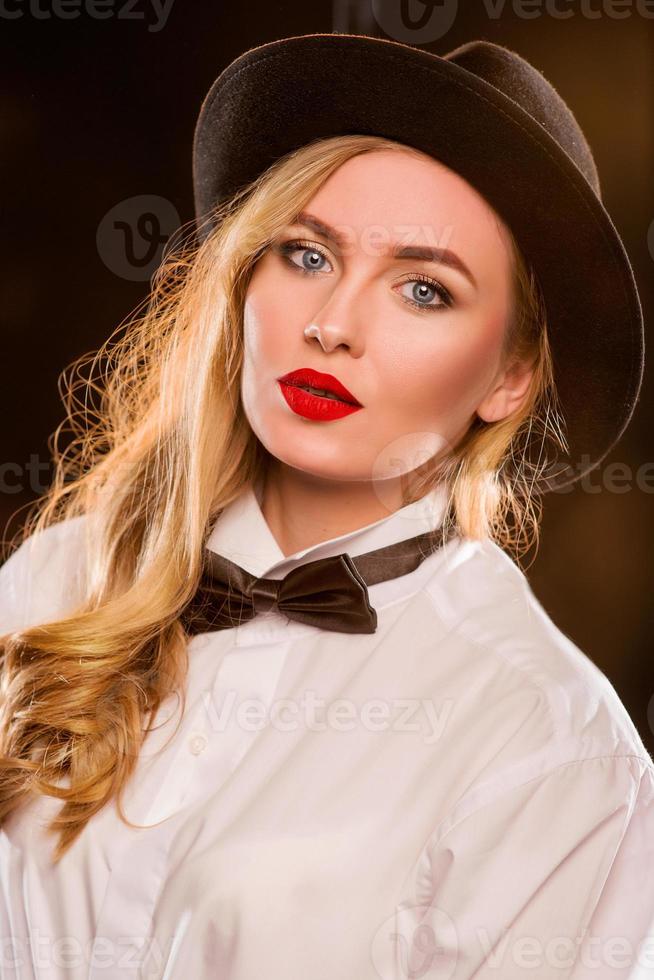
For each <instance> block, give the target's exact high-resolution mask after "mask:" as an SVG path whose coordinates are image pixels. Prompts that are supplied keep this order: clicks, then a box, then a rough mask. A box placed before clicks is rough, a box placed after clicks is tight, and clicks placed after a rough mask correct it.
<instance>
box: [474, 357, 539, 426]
mask: <svg viewBox="0 0 654 980" xmlns="http://www.w3.org/2000/svg"><path fill="white" fill-rule="evenodd" d="M534 369H535V363H534V362H531V363H529V362H527V361H515V362H514V363H513V364H512V365H511V366H510V367H508V368H504V369H503V370H502V371H501V373H500V375H499V380H497V379H496V382H495V383H494V387H493V388H492V389H491V391H490V392H489V393H488V394H487V395H486V397H485V398H484V400H483V401H482V402H480V404H479V405H478V406H477V415H479V417H480V418H481V419H483V420H484V422H499V421H500V420H501V419H505V418H506V417H507V416H509V415H511V414H512V413H513V412H516V411H517V410H518V409H519V408H520V405H521V404H522V402H523V399H524V397H525V395H526V394H527V389H528V388H529V383H530V381H531V379H532V377H533V374H534Z"/></svg>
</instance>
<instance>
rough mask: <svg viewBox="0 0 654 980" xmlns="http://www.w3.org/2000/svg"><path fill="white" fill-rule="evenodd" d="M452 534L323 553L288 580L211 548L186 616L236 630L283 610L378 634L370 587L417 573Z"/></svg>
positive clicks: (204, 627) (202, 628)
mask: <svg viewBox="0 0 654 980" xmlns="http://www.w3.org/2000/svg"><path fill="white" fill-rule="evenodd" d="M448 537H449V534H444V532H443V530H442V528H438V529H436V530H434V531H426V532H425V533H423V534H418V535H417V536H416V537H414V538H407V539H406V540H405V541H398V542H397V543H396V544H391V545H387V546H386V547H384V548H378V549H377V550H375V551H369V552H368V553H367V554H365V555H357V556H355V557H353V558H352V557H350V555H348V554H340V555H334V556H333V557H331V558H318V559H317V560H315V561H309V562H306V563H305V564H303V565H298V566H297V567H296V568H294V569H292V570H291V571H290V572H288V574H287V575H285V576H284V578H282V579H272V578H258V577H257V576H256V575H252V574H251V573H250V572H247V571H245V569H243V568H241V567H240V566H239V565H236V564H235V563H234V562H232V561H230V560H229V559H227V558H225V557H224V556H223V555H219V554H217V553H216V552H215V551H211V550H210V549H209V548H207V549H206V551H205V557H204V566H203V571H202V577H201V580H200V584H199V586H198V588H197V590H196V592H195V595H194V596H193V597H192V599H191V600H190V601H189V602H188V603H187V605H186V606H185V607H184V609H183V610H182V612H181V614H180V619H181V622H182V624H183V625H184V627H185V629H186V631H187V633H189V634H190V635H194V634H195V633H203V632H208V631H210V630H222V629H230V628H231V627H233V626H239V625H241V623H244V622H247V621H248V620H250V619H252V618H253V617H254V616H256V615H257V613H263V612H268V611H269V610H270V609H277V610H278V611H279V612H281V613H283V614H284V615H285V616H287V617H288V618H289V619H294V620H296V621H297V622H300V623H307V624H309V625H310V626H318V627H320V629H325V630H335V631H337V632H341V633H374V632H375V630H376V629H377V613H376V612H375V610H374V609H373V608H372V606H371V605H370V602H369V600H368V586H369V585H376V584H377V583H378V582H386V581H387V580H388V579H393V578H398V577H399V576H400V575H407V574H408V573H409V572H412V571H413V570H414V569H415V568H417V567H418V565H420V563H421V562H422V561H423V560H424V559H425V558H426V557H427V556H428V555H429V554H431V553H433V552H434V551H436V550H437V549H438V548H440V547H441V546H442V545H443V544H444V543H445V542H446V540H447V539H448Z"/></svg>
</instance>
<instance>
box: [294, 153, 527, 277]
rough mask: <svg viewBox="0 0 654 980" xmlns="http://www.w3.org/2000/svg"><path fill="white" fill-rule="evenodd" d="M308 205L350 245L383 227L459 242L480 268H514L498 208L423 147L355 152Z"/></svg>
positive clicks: (404, 235)
mask: <svg viewBox="0 0 654 980" xmlns="http://www.w3.org/2000/svg"><path fill="white" fill-rule="evenodd" d="M304 210H305V211H310V212H311V213H312V214H314V215H316V217H318V218H320V219H322V220H324V221H325V222H326V223H327V224H329V225H331V226H332V227H335V229H336V230H337V231H338V232H339V234H340V235H341V237H342V238H343V239H344V240H345V241H347V242H348V243H351V244H354V243H356V242H358V241H361V240H362V239H365V236H366V235H369V234H370V232H371V230H373V229H379V230H383V231H384V233H385V235H386V236H387V238H388V240H389V242H400V243H407V244H408V243H410V242H412V241H413V242H420V243H421V244H428V245H435V246H440V247H443V248H446V247H450V248H456V250H457V252H458V253H459V254H460V255H461V257H462V258H463V259H464V260H465V261H466V263H468V264H469V265H470V266H471V267H472V266H473V265H475V266H477V269H478V271H482V270H483V268H484V267H485V266H488V267H489V268H488V270H487V271H490V272H491V273H492V272H495V273H499V272H505V271H506V269H507V267H508V266H507V262H508V255H509V251H508V240H507V238H506V233H505V230H504V226H503V223H502V221H501V219H500V218H499V216H498V215H497V214H496V212H495V211H494V210H493V209H492V208H491V206H490V205H489V204H488V202H487V201H486V200H485V198H484V197H482V195H481V194H480V193H478V192H477V191H476V190H475V188H474V187H472V186H471V185H470V184H469V183H468V182H467V181H466V180H465V179H464V178H463V177H462V176H460V175H459V174H457V173H455V171H453V170H451V169H450V168H449V167H446V166H445V165H444V164H443V163H441V162H440V161H438V160H435V159H433V158H432V157H429V156H427V155H426V154H423V153H418V152H417V151H415V152H414V151H405V150H398V151H395V150H388V149H386V150H378V151H374V152H370V153H362V154H359V155H358V156H355V157H351V158H350V159H349V160H346V161H345V163H343V164H341V166H340V167H339V168H338V169H337V170H335V171H334V173H332V174H331V175H330V176H329V177H328V178H327V180H326V181H325V183H324V184H323V185H322V187H320V188H319V190H318V191H317V192H316V193H315V194H314V195H313V197H312V198H311V200H310V202H308V203H307V205H306V208H305V209H304ZM473 271H474V270H473Z"/></svg>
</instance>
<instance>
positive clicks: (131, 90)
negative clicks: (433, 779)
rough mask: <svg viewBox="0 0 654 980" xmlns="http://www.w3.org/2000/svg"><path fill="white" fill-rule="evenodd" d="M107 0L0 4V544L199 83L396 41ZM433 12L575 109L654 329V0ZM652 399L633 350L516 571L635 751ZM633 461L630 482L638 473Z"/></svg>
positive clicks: (325, 19) (142, 250) (145, 248)
mask: <svg viewBox="0 0 654 980" xmlns="http://www.w3.org/2000/svg"><path fill="white" fill-rule="evenodd" d="M102 2H103V5H102V6H100V5H98V6H97V7H95V8H94V7H91V6H89V5H88V3H87V0H79V3H77V5H75V3H76V0H64V2H63V5H60V6H56V5H55V0H27V2H21V0H3V2H0V38H1V42H0V43H1V51H0V53H1V59H0V64H1V66H2V67H1V68H0V71H1V75H2V85H1V87H0V100H1V102H0V106H1V110H0V111H1V123H2V146H3V153H2V155H3V164H4V167H5V171H4V172H5V176H4V180H3V183H2V188H3V193H2V198H3V201H2V204H3V212H4V217H3V233H2V245H1V247H2V256H1V261H2V265H1V270H2V271H1V278H2V289H3V302H2V308H1V309H2V313H1V315H2V318H3V322H2V358H3V362H2V363H3V372H2V377H3V383H2V385H1V386H0V399H1V402H0V418H1V419H2V430H1V443H0V467H1V470H0V473H1V474H2V480H1V486H2V489H1V490H0V526H2V529H3V532H4V534H3V536H4V538H5V540H6V539H7V538H8V537H10V536H11V535H13V533H15V531H16V530H17V528H18V525H19V522H20V520H22V517H23V516H24V514H25V512H26V509H25V505H26V504H29V503H30V501H32V500H33V499H34V498H35V497H36V496H37V491H38V490H39V484H40V489H41V490H43V489H45V482H46V480H47V473H48V465H47V464H48V460H49V453H48V448H47V447H48V437H49V435H50V434H51V433H52V432H53V431H54V429H55V428H56V426H57V425H58V424H59V422H60V421H61V420H62V407H61V404H60V401H59V394H58V391H57V379H58V376H59V374H60V372H61V371H62V370H63V369H64V367H65V366H66V365H67V364H68V363H69V362H70V361H71V360H72V359H73V358H75V357H77V356H79V355H80V354H82V353H84V352H86V351H90V350H93V349H95V348H96V347H98V346H100V344H101V343H102V342H103V341H104V340H105V339H106V338H107V337H108V336H109V334H111V333H112V332H113V331H114V330H115V329H116V328H117V327H118V325H119V324H120V322H121V321H123V320H124V318H125V317H126V316H127V315H128V314H129V313H130V312H131V311H132V310H133V308H134V307H135V306H136V305H137V304H138V303H139V302H141V301H142V299H143V298H144V296H145V295H146V293H147V290H148V286H149V282H148V279H149V276H150V274H151V273H152V271H153V270H154V268H155V266H156V263H157V261H158V258H159V257H160V254H161V247H162V246H163V243H164V242H165V240H166V237H167V236H168V235H170V234H172V232H173V231H175V229H176V227H177V226H178V225H180V224H186V223H187V222H189V221H191V220H192V218H193V195H192V179H191V144H192V137H193V127H194V124H195V119H196V116H197V113H198V110H199V107H200V104H201V101H202V99H203V98H204V95H205V93H206V91H207V90H208V88H209V86H210V84H211V82H212V81H213V80H214V78H215V77H216V76H217V75H218V74H219V72H220V71H221V70H222V69H223V68H224V67H225V66H226V65H227V64H228V63H229V62H230V61H231V60H233V58H235V57H236V56H237V55H239V54H240V53H241V52H243V51H244V50H246V49H247V48H250V47H254V46H256V45H258V44H262V43H264V42H266V41H271V40H274V39H277V38H280V37H284V36H288V35H293V34H304V33H311V32H325V31H327V32H328V31H331V30H340V31H345V32H351V33H357V32H358V33H370V34H376V35H378V36H380V37H389V36H391V35H390V34H389V33H388V31H387V30H384V28H383V26H382V25H381V24H380V20H382V21H383V22H384V24H388V23H390V21H389V20H387V19H386V20H385V19H384V18H383V17H381V15H380V13H379V11H380V7H379V6H377V9H376V10H375V9H374V8H373V7H372V6H371V4H372V0H365V2H356V3H355V2H349V0H335V2H334V3H332V2H331V0H313V2H311V3H300V2H293V3H290V2H288V3H286V2H277V3H273V2H270V0H250V2H248V3H243V4H233V3H232V4H227V3H217V2H213V3H201V2H200V0H193V3H191V2H189V0H186V2H183V0H173V3H172V6H170V7H169V8H168V9H167V12H164V13H163V14H158V13H157V12H156V9H155V8H154V7H153V5H152V3H151V2H148V0H130V3H129V5H128V3H127V2H126V0H115V2H112V0H102ZM168 2H169V0H168ZM411 4H413V7H412V8H410V9H411V10H412V12H413V15H415V16H417V15H418V14H420V12H422V11H424V4H423V3H422V2H421V0H411ZM393 5H395V7H397V6H399V0H392V2H391V6H393ZM432 6H433V3H432ZM436 8H439V9H436ZM99 12H101V13H102V17H100V16H98V13H99ZM75 13H77V16H74V15H75ZM433 13H434V15H435V16H438V17H440V18H441V20H440V21H438V22H436V21H434V23H437V24H439V25H440V26H439V27H438V30H440V32H441V33H440V36H436V37H434V38H433V39H429V40H427V41H424V40H422V39H421V38H420V37H419V36H418V35H417V34H416V38H415V43H418V44H421V45H422V46H424V47H425V48H426V49H427V50H430V51H433V52H435V53H436V54H446V53H447V52H448V51H450V50H452V49H453V48H454V47H456V46H458V45H459V44H462V43H464V42H465V41H468V40H471V39H474V38H483V39H486V40H489V41H495V42H497V43H499V44H504V45H506V46H507V47H510V48H514V49H515V50H516V51H518V52H519V53H520V54H522V55H523V56H524V57H526V58H527V59H528V60H529V61H531V62H532V64H534V65H535V66H536V67H537V68H539V69H540V70H541V71H542V72H543V73H544V75H545V76H546V77H547V78H548V79H549V80H550V81H551V82H552V84H553V85H554V86H555V87H556V88H557V90H558V91H559V92H560V94H561V95H562V96H563V98H564V99H565V100H566V101H567V102H568V104H569V105H570V106H571V108H572V109H573V111H574V112H575V115H576V116H577V118H578V120H579V122H580V124H581V126H582V128H583V130H584V132H585V133H586V135H587V137H588V140H589V142H590V145H591V147H592V150H593V153H594V155H595V159H596V162H597V165H598V169H599V173H600V179H601V184H602V195H603V200H604V203H605V205H606V207H607V208H608V211H609V213H610V214H611V216H612V218H613V220H614V223H615V225H616V227H617V229H618V231H619V233H620V234H621V236H622V238H623V240H624V242H625V246H626V248H627V251H628V253H629V255H630V257H631V260H632V263H633V266H634V271H635V275H636V279H637V281H638V284H639V288H640V291H641V298H642V302H643V308H644V315H645V324H646V331H647V335H648V337H649V338H650V342H651V335H652V323H653V322H654V288H653V285H652V283H653V281H654V276H653V272H654V225H653V224H652V222H653V220H654V181H653V180H652V174H653V173H654V2H652V0H640V2H637V0H634V2H633V4H629V3H626V2H625V0H622V3H621V5H618V4H616V5H615V7H614V6H613V5H612V4H611V2H610V0H586V2H585V3H584V4H582V3H574V2H566V0H543V2H542V3H541V4H540V5H539V4H538V2H537V0H536V2H535V0H531V2H530V3H526V4H519V3H518V2H517V0H515V2H513V3H511V2H508V0H507V2H505V3H504V4H502V3H499V2H497V0H493V2H491V0H484V2H482V0H475V3H474V4H470V3H468V4H467V6H464V5H463V3H459V4H458V7H457V6H456V5H454V4H449V5H448V2H447V0H441V3H440V4H436V6H435V8H434V11H433ZM527 13H528V14H529V16H526V14H527ZM646 14H649V16H646ZM618 15H619V16H618ZM446 18H449V20H448V21H447V22H446ZM448 23H450V24H451V26H449V28H448V27H447V24H448ZM446 28H447V29H446ZM434 33H435V34H437V33H438V31H434ZM392 39H395V40H403V41H405V42H406V41H407V40H408V38H407V37H406V36H405V37H398V36H397V35H395V36H394V37H392ZM408 43H411V42H410V41H409V42H408ZM298 84H299V85H301V84H302V80H301V79H298ZM132 199H135V200H132ZM116 219H118V226H119V227H118V229H117V228H116V226H115V221H116ZM121 222H123V224H122V225H121ZM126 225H127V226H131V228H132V229H133V231H129V229H127V228H126V227H125V226H126ZM121 229H122V230H121ZM133 233H134V234H135V237H134V239H133V240H132V238H131V237H130V236H131V235H132V234H133ZM157 250H158V251H157ZM648 353H649V352H648ZM589 356H590V352H589ZM653 402H654V385H653V382H652V370H651V361H648V360H647V359H646V376H645V382H644V386H643V389H642V394H641V397H640V400H639V402H638V404H637V407H636V410H635V413H634V417H633V420H632V423H631V425H630V427H629V429H628V430H627V433H626V434H625V436H624V437H623V438H622V440H621V441H620V443H619V444H618V446H617V447H615V449H614V450H613V452H612V453H611V455H610V456H609V457H608V458H607V459H606V460H605V461H604V463H603V464H602V466H601V467H600V468H599V469H598V470H596V471H595V472H594V474H592V475H591V477H590V484H591V485H590V486H589V487H588V486H587V487H580V486H579V485H577V486H576V487H575V488H574V489H573V490H572V491H570V492H560V493H550V494H548V495H546V497H545V498H544V519H543V524H542V534H541V544H540V548H539V550H538V553H537V555H536V557H535V560H534V561H533V562H532V564H531V565H529V567H528V568H527V574H528V577H529V579H530V581H531V584H532V587H533V589H534V591H535V592H536V594H537V595H538V597H539V599H540V600H541V602H542V603H543V605H544V606H545V608H546V610H547V611H548V612H549V614H550V615H551V617H552V618H553V620H554V622H555V623H556V624H557V625H558V626H559V627H560V628H561V629H562V630H563V631H564V632H565V633H566V634H567V635H568V636H569V637H570V638H571V639H572V640H573V641H574V642H575V643H576V644H577V645H578V646H579V647H580V648H581V649H582V650H583V651H584V652H585V653H586V654H587V656H589V657H590V659H591V660H593V661H594V662H595V663H596V664H597V665H598V666H599V667H600V668H601V669H602V670H603V671H604V673H605V674H606V675H607V676H608V677H609V679H610V680H611V682H612V683H613V685H614V686H615V688H616V690H617V691H618V693H619V695H620V697H621V698H622V700H623V701H624V703H625V705H626V707H627V709H628V710H629V712H630V714H631V715H632V717H633V719H634V722H635V723H636V725H637V727H638V729H639V731H640V733H641V735H642V737H643V740H644V741H645V743H646V745H647V746H648V748H649V750H650V751H652V750H653V749H654V731H653V729H654V699H653V700H652V705H651V706H650V698H651V697H652V692H654V661H653V658H652V646H653V644H652V640H653V637H654V603H653V602H652V586H651V562H652V559H651V552H652V544H653V543H654V507H653V503H654V467H652V465H651V461H652V459H654V457H653V455H652V448H653V447H652V440H651V438H650V428H649V424H648V423H649V421H650V419H651V418H652V410H653V407H654V405H653ZM30 461H31V463H32V466H31V470H30ZM34 462H39V463H41V464H42V466H41V470H40V472H39V470H38V469H36V468H35V467H34ZM615 462H619V463H622V464H624V465H625V466H626V467H627V468H628V469H627V470H626V472H627V474H630V475H629V477H628V478H627V479H626V480H623V481H622V485H623V487H624V489H623V491H622V492H615V490H611V489H607V485H606V482H605V481H604V480H603V475H602V474H603V473H604V472H605V470H606V468H607V467H608V466H609V464H611V463H615ZM648 463H649V464H650V470H649V473H648V474H647V475H646V481H645V482H643V480H642V479H641V481H640V483H641V485H640V487H639V485H638V482H639V481H638V480H637V471H638V469H639V467H644V466H645V465H646V464H648ZM19 509H20V513H18V512H19Z"/></svg>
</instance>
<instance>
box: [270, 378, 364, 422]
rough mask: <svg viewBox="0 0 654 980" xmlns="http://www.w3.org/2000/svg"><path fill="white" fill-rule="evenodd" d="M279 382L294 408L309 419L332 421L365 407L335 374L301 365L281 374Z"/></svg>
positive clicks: (287, 399)
mask: <svg viewBox="0 0 654 980" xmlns="http://www.w3.org/2000/svg"><path fill="white" fill-rule="evenodd" d="M277 382H278V384H279V387H280V389H281V392H282V394H283V396H284V398H285V399H286V402H287V403H288V405H289V406H290V408H291V409H292V410H293V411H294V412H295V413H296V414H297V415H302V416H304V418H307V419H313V420H315V421H318V422H329V421H331V420H332V419H340V418H343V417H344V416H345V415H351V414H352V413H353V412H358V411H359V409H360V408H363V405H361V403H360V402H359V401H357V399H356V398H355V397H354V395H353V394H352V392H351V391H348V390H347V388H346V387H345V385H342V384H341V382H340V381H339V380H338V378H335V377H334V376H333V375H332V374H323V373H322V372H320V371H314V370H313V369H312V368H300V369H299V370H298V371H290V372H289V373H288V374H284V375H283V376H282V377H281V378H277ZM307 389H316V390H314V391H310V390H307Z"/></svg>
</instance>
